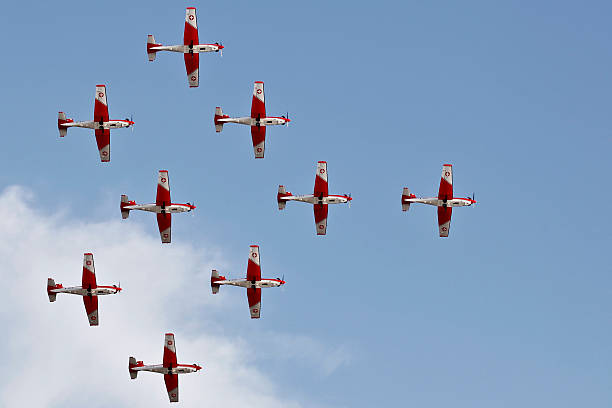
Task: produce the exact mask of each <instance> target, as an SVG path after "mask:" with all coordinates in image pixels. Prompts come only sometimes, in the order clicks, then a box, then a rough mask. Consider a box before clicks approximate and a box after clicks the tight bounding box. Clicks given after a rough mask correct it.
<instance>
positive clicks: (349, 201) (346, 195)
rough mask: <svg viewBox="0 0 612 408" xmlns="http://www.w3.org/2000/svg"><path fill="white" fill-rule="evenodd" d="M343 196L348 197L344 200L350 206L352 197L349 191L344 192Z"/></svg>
mask: <svg viewBox="0 0 612 408" xmlns="http://www.w3.org/2000/svg"><path fill="white" fill-rule="evenodd" d="M344 196H345V197H347V198H348V200H347V201H346V202H347V203H348V206H349V208H351V200H352V198H353V197H351V193H348V194H345V195H344Z"/></svg>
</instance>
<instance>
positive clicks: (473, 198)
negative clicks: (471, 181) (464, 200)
mask: <svg viewBox="0 0 612 408" xmlns="http://www.w3.org/2000/svg"><path fill="white" fill-rule="evenodd" d="M475 197H476V193H472V201H474V202H473V203H472V204H476V198H475Z"/></svg>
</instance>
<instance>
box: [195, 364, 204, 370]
mask: <svg viewBox="0 0 612 408" xmlns="http://www.w3.org/2000/svg"><path fill="white" fill-rule="evenodd" d="M194 365H195V369H196V371H200V370H201V369H202V367H200V366H199V365H197V364H194Z"/></svg>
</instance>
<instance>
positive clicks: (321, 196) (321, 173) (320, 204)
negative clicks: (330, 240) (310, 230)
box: [276, 161, 353, 235]
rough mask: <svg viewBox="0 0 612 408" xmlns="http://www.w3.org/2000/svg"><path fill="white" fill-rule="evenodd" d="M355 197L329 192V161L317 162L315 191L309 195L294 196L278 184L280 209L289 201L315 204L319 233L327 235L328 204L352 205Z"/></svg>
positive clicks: (277, 196) (277, 198)
mask: <svg viewBox="0 0 612 408" xmlns="http://www.w3.org/2000/svg"><path fill="white" fill-rule="evenodd" d="M352 200H353V198H352V197H351V195H350V194H345V195H333V194H328V193H327V162H325V161H320V162H318V163H317V175H316V177H315V185H314V193H313V194H308V195H300V196H294V195H292V194H291V193H290V192H288V191H287V190H286V189H285V186H278V194H277V195H276V201H278V209H279V210H284V209H285V206H286V205H287V202H288V201H301V202H304V203H310V204H313V208H314V217H315V224H316V228H317V235H325V233H326V232H327V206H328V204H344V203H348V204H349V206H350V205H351V201H352Z"/></svg>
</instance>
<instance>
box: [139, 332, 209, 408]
mask: <svg viewBox="0 0 612 408" xmlns="http://www.w3.org/2000/svg"><path fill="white" fill-rule="evenodd" d="M128 369H129V371H130V378H131V379H132V380H135V379H136V377H137V376H138V372H139V371H150V372H152V373H160V374H163V375H164V382H165V383H166V390H167V391H168V398H169V399H170V402H178V400H179V397H178V374H189V373H195V372H197V371H200V370H201V369H202V367H200V366H199V365H197V364H177V363H176V343H175V342H174V334H173V333H166V337H165V339H164V358H163V363H162V364H155V365H144V363H143V362H142V361H136V359H135V358H134V357H130V360H129V364H128Z"/></svg>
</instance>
